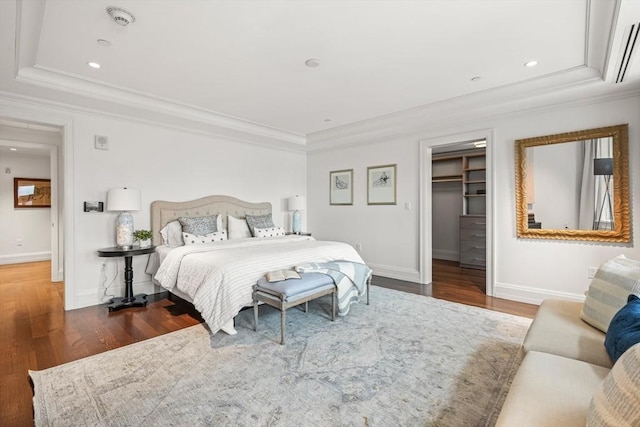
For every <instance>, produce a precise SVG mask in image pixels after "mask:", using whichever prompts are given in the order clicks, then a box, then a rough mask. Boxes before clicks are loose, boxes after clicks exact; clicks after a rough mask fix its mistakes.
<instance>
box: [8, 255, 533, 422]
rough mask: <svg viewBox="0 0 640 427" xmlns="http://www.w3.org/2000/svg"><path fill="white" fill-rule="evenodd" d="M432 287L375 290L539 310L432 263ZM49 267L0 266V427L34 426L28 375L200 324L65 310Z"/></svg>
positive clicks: (155, 299)
mask: <svg viewBox="0 0 640 427" xmlns="http://www.w3.org/2000/svg"><path fill="white" fill-rule="evenodd" d="M433 270H434V274H433V279H434V282H433V284H432V285H426V286H423V285H419V284H416V283H411V282H404V281H399V280H393V279H386V278H382V277H374V279H373V284H374V285H377V286H384V287H388V288H392V289H396V290H399V291H405V292H412V293H416V294H421V295H428V296H433V297H435V298H441V299H446V300H449V301H454V302H459V303H463V304H470V305H475V306H478V307H485V308H489V309H492V310H497V311H503V312H506V313H512V314H516V315H520V316H527V317H533V316H534V315H535V312H536V310H537V306H534V305H529V304H522V303H517V302H513V301H507V300H500V299H498V298H492V297H487V296H486V295H484V293H483V292H482V291H481V290H480V288H479V286H482V282H483V281H484V272H483V271H476V270H467V269H460V268H457V266H456V265H455V263H449V262H446V261H445V262H441V261H436V260H434V269H433ZM50 272H51V266H50V263H49V262H35V263H26V264H13V265H2V266H0V426H5V427H13V426H32V425H33V405H32V389H31V385H30V382H29V377H28V370H29V369H31V370H42V369H47V368H50V367H52V366H56V365H60V364H63V363H67V362H71V361H73V360H77V359H81V358H83V357H87V356H91V355H93V354H98V353H102V352H104V351H108V350H112V349H114V348H118V347H122V346H125V345H128V344H132V343H134V342H137V341H142V340H145V339H148V338H153V337H156V336H159V335H162V334H166V333H169V332H173V331H177V330H179V329H183V328H186V327H189V326H192V325H195V324H197V323H199V322H200V321H201V320H200V319H199V316H198V314H197V313H195V312H193V311H189V310H187V309H185V308H184V306H182V305H176V304H174V303H173V302H171V301H169V300H168V299H167V298H166V294H158V295H157V296H150V302H149V304H148V305H147V307H145V308H130V309H126V310H123V311H117V312H113V313H109V311H108V310H107V309H106V308H105V307H104V306H93V307H87V308H81V309H78V310H71V311H66V312H65V311H64V296H63V293H64V285H63V284H62V283H52V282H51V281H50V275H51V274H50Z"/></svg>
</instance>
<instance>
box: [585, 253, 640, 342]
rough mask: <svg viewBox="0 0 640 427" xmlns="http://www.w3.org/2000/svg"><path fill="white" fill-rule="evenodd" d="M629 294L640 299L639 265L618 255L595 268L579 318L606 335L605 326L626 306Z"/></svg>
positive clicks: (638, 262) (637, 262) (639, 262)
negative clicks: (639, 296) (596, 269)
mask: <svg viewBox="0 0 640 427" xmlns="http://www.w3.org/2000/svg"><path fill="white" fill-rule="evenodd" d="M629 294H635V295H640V261H636V260H633V259H629V258H627V257H625V256H624V255H619V256H617V257H615V258H613V259H611V260H609V261H607V262H605V263H604V264H602V265H601V266H600V268H598V271H597V272H596V275H595V276H594V278H593V280H591V284H590V285H589V292H588V293H587V298H586V299H585V301H584V305H583V306H582V312H581V313H580V318H581V319H582V320H584V321H585V322H587V323H588V324H590V325H591V326H593V327H595V328H598V329H600V330H601V331H602V332H605V333H606V332H607V328H608V327H609V322H611V319H612V318H613V316H614V315H615V314H616V313H617V312H618V310H620V309H621V308H622V307H623V306H624V305H625V304H626V303H627V297H628V296H629Z"/></svg>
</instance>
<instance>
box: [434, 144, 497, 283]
mask: <svg viewBox="0 0 640 427" xmlns="http://www.w3.org/2000/svg"><path fill="white" fill-rule="evenodd" d="M486 144H487V143H486V140H484V139H482V140H478V141H471V142H465V143H459V144H453V145H443V146H439V147H435V148H434V149H433V151H432V156H431V186H432V187H431V195H432V196H431V200H432V224H431V232H432V259H433V264H432V266H433V267H432V275H433V285H434V286H437V284H438V282H439V281H440V280H442V281H451V280H453V281H455V282H456V283H459V284H460V285H461V286H475V287H476V288H478V289H479V290H481V291H482V293H486V277H485V274H483V273H480V272H478V271H474V270H482V271H485V270H486V247H487V245H486V240H487V233H486V182H487V181H486V148H485V147H486Z"/></svg>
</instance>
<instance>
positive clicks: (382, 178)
mask: <svg viewBox="0 0 640 427" xmlns="http://www.w3.org/2000/svg"><path fill="white" fill-rule="evenodd" d="M367 204H368V205H395V204H396V165H383V166H370V167H368V168H367Z"/></svg>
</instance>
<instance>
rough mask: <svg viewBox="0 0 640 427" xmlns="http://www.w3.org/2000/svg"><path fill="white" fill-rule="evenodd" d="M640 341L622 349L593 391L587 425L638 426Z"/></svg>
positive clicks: (605, 426) (639, 412)
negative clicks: (627, 348) (616, 359)
mask: <svg viewBox="0 0 640 427" xmlns="http://www.w3.org/2000/svg"><path fill="white" fill-rule="evenodd" d="M638 390H640V344H636V345H634V346H633V347H631V348H630V349H629V350H627V351H625V352H624V354H623V355H622V357H620V359H618V361H617V362H616V364H615V365H613V368H612V369H611V371H610V372H609V373H608V374H607V376H606V377H605V379H604V381H602V383H600V385H599V386H598V388H596V392H595V393H594V394H593V398H592V399H591V404H590V405H589V412H588V413H587V427H610V426H639V425H640V410H638V408H640V393H638Z"/></svg>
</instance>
